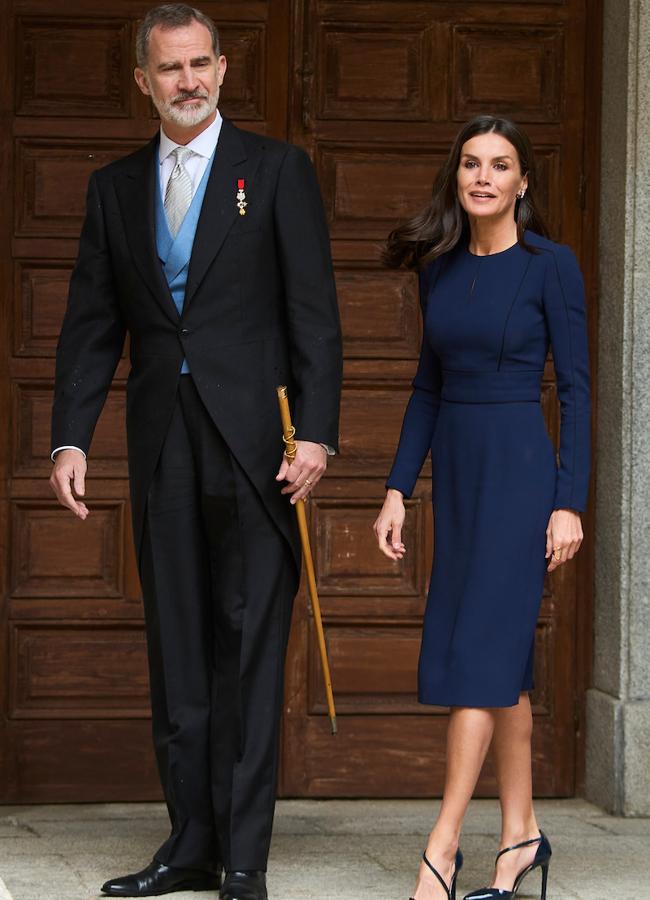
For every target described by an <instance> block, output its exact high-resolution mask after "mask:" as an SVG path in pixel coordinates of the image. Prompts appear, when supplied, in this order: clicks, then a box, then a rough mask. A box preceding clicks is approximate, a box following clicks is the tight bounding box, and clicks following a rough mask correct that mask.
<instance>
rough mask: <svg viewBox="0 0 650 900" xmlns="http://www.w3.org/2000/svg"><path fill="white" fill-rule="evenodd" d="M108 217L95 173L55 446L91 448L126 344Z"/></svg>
mask: <svg viewBox="0 0 650 900" xmlns="http://www.w3.org/2000/svg"><path fill="white" fill-rule="evenodd" d="M125 331H126V329H125V325H124V321H123V318H122V315H121V311H120V309H119V306H118V302H117V297H116V294H115V288H114V282H113V272H112V267H111V259H110V253H109V249H108V246H107V242H106V234H105V230H104V216H103V211H102V204H101V198H100V194H99V189H98V187H97V182H96V177H95V175H92V176H91V179H90V182H89V185H88V199H87V212H86V219H85V222H84V226H83V229H82V232H81V239H80V242H79V256H78V258H77V264H76V266H75V268H74V271H73V273H72V278H71V280H70V290H69V294H68V306H67V310H66V314H65V318H64V320H63V326H62V328H61V334H60V336H59V343H58V347H57V354H56V382H55V389H54V406H53V409H52V448H58V447H64V446H65V447H70V446H73V447H77V448H79V449H80V450H82V452H84V453H87V452H88V448H89V446H90V442H91V439H92V435H93V432H94V430H95V425H96V424H97V419H98V418H99V415H100V413H101V411H102V407H103V405H104V402H105V400H106V395H107V393H108V389H109V387H110V384H111V381H112V379H113V374H114V372H115V368H116V366H117V363H118V361H119V358H120V354H121V353H122V348H123V346H124V336H125Z"/></svg>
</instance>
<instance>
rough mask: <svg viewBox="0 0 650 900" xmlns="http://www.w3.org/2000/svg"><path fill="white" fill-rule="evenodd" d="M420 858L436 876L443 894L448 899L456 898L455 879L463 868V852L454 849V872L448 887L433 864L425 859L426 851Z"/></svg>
mask: <svg viewBox="0 0 650 900" xmlns="http://www.w3.org/2000/svg"><path fill="white" fill-rule="evenodd" d="M422 859H423V860H424V862H425V864H426V865H427V866H428V868H429V869H431V871H432V872H433V874H434V875H435V876H436V878H437V879H438V881H439V882H440V884H441V885H442V886H443V888H444V889H445V894H446V895H447V898H448V900H456V879H457V877H458V873H459V872H460V870H461V869H462V868H463V854H462V853H461V852H460V850H457V851H456V865H455V867H454V874H453V875H452V876H451V882H450V884H449V887H447V882H446V881H445V879H444V878H443V877H442V875H441V874H440V872H439V871H438V870H437V869H436V867H435V866H432V865H431V863H430V862H429V860H428V859H427V854H426V852H425V853H423V854H422ZM409 900H413V897H409Z"/></svg>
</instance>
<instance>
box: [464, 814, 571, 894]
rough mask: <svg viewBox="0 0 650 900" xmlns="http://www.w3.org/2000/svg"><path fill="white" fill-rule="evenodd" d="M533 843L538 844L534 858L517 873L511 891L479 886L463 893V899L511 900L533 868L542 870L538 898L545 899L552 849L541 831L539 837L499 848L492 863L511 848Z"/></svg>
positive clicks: (514, 848) (519, 847)
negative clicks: (502, 848) (476, 889)
mask: <svg viewBox="0 0 650 900" xmlns="http://www.w3.org/2000/svg"><path fill="white" fill-rule="evenodd" d="M533 844H539V846H538V848H537V853H536V854H535V859H534V860H533V861H532V863H531V864H530V865H529V866H526V868H525V869H522V870H521V872H520V873H519V874H518V875H517V877H516V878H515V883H514V884H513V886H512V890H511V891H504V890H502V889H501V888H487V887H486V888H480V889H479V890H478V891H472V893H471V894H465V897H464V898H463V900H492V898H493V897H499V898H501V900H512V898H513V897H516V896H517V891H518V890H519V888H520V886H521V882H522V881H523V880H524V878H525V877H526V875H528V874H529V873H530V872H532V871H533V869H541V870H542V888H541V893H540V898H541V900H546V885H547V883H548V867H549V863H550V861H551V854H552V852H553V851H552V850H551V845H550V843H549V839H548V838H547V837H546V835H545V834H544V832H543V831H540V833H539V837H537V838H531V840H529V841H522V842H521V843H520V844H515V845H514V846H512V847H506V848H505V849H504V850H500V851H499V852H498V853H497V856H496V859H495V861H494V863H495V865H496V863H497V862H498V861H499V859H500V858H501V857H502V856H503V854H504V853H510V851H511V850H520V849H521V848H522V847H530V846H532V845H533Z"/></svg>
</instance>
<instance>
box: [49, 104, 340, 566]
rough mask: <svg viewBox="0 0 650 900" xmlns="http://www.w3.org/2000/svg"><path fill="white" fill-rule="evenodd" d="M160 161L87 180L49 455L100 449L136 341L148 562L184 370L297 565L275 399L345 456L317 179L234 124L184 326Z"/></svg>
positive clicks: (287, 149) (220, 158)
mask: <svg viewBox="0 0 650 900" xmlns="http://www.w3.org/2000/svg"><path fill="white" fill-rule="evenodd" d="M157 149H158V137H156V138H155V139H154V140H152V141H151V142H150V143H149V144H148V145H147V146H146V147H144V148H143V149H141V150H139V151H137V152H136V153H134V154H132V155H131V156H128V157H126V158H124V159H122V160H119V161H117V162H115V163H112V164H111V165H109V166H106V167H105V168H103V169H100V170H99V171H97V172H95V173H94V174H93V176H92V177H91V180H90V184H89V188H88V208H87V216H86V220H85V224H84V227H83V231H82V234H81V240H80V245H79V258H78V262H77V265H76V267H75V269H74V272H73V275H72V279H71V284H70V294H69V301H68V308H67V312H66V315H65V320H64V323H63V327H62V331H61V336H60V340H59V346H58V352H57V367H56V387H55V399H54V408H53V416H52V447H53V448H56V447H59V446H66V445H68V446H69V445H72V446H76V447H80V448H81V449H83V450H84V451H88V450H89V447H90V443H91V439H92V435H93V431H94V428H95V425H96V422H97V419H98V417H99V414H100V412H101V409H102V406H103V404H104V401H105V398H106V394H107V391H108V389H109V386H110V383H111V380H112V377H113V374H114V371H115V368H116V365H117V362H118V360H119V357H120V354H121V352H122V348H123V344H124V338H125V334H126V333H127V332H128V333H129V335H130V359H131V372H130V374H129V378H128V385H127V433H128V452H129V470H130V482H131V496H132V505H133V520H134V534H135V540H136V547H137V548H138V551H140V547H141V539H142V530H143V523H144V517H145V510H146V498H147V491H148V488H149V485H150V484H151V480H152V477H153V473H154V471H155V468H156V464H157V460H158V458H159V455H160V451H161V447H162V445H163V441H164V439H165V435H166V433H167V430H168V428H169V425H170V421H171V418H172V414H173V410H174V403H175V398H176V394H177V388H178V382H179V373H180V369H181V362H182V360H183V357H186V358H187V360H188V362H189V366H190V370H191V372H192V376H193V378H194V381H195V383H196V386H197V388H198V391H199V394H200V397H201V400H202V401H203V403H204V405H205V407H206V408H207V410H208V412H209V414H210V416H211V418H212V420H213V421H214V423H215V424H216V426H217V428H218V430H219V431H220V433H221V435H222V436H223V438H224V439H225V441H226V443H227V444H228V446H229V448H230V450H231V452H232V453H233V455H234V456H235V458H236V459H237V461H238V462H239V464H240V465H241V466H242V468H243V469H244V471H245V472H246V474H247V475H248V477H249V478H250V480H251V481H252V483H253V484H254V485H255V487H256V489H257V491H258V492H259V494H260V496H261V498H262V500H263V502H264V504H265V506H266V508H267V510H268V511H269V513H270V515H271V516H272V518H273V520H274V521H275V522H276V524H277V526H278V527H279V529H280V530H281V531H282V533H283V534H284V535H285V536H286V537H287V539H288V540H289V542H290V543H291V546H292V548H293V551H294V554H295V557H296V559H297V560H298V559H299V554H300V550H299V543H298V538H297V533H296V528H295V523H294V516H293V515H292V513H293V511H292V510H291V507H290V505H289V504H288V502H287V500H286V497H284V496H282V495H281V494H280V490H279V486H278V483H277V482H276V481H275V480H274V476H275V474H276V472H277V468H278V466H279V464H280V461H281V457H282V447H283V444H282V436H281V426H280V420H279V414H278V407H277V399H276V392H275V388H276V385H278V384H287V385H288V387H289V393H290V398H291V401H292V406H293V415H294V424H295V425H296V433H297V437H298V438H299V439H303V440H309V441H317V442H323V443H326V444H329V445H332V446H334V447H336V446H337V443H338V413H339V395H340V381H341V343H340V325H339V318H338V310H337V305H336V294H335V287H334V278H333V273H332V266H331V259H330V252H329V236H328V231H327V225H326V221H325V215H324V212H323V206H322V201H321V197H320V192H319V188H318V184H317V181H316V178H315V174H314V171H313V168H312V165H311V163H310V161H309V158H308V157H307V155H306V154H305V153H304V152H303V151H302V150H300V149H299V148H297V147H294V146H292V145H289V144H285V143H282V142H279V141H275V140H272V139H269V138H266V137H262V136H260V135H255V134H251V133H249V132H246V131H241V130H239V129H238V128H236V127H235V126H234V125H233V124H232V123H230V122H229V121H227V120H224V122H223V126H222V130H221V134H220V137H219V143H218V146H217V149H216V152H215V159H214V163H213V166H212V170H211V173H210V176H209V180H208V184H207V189H206V194H205V199H204V201H203V206H202V210H201V215H200V219H199V223H198V227H197V231H196V237H195V241H194V246H193V252H192V257H191V262H190V267H189V274H188V282H187V290H186V296H185V305H184V308H183V313H182V315H180V316H179V314H178V312H177V310H176V306H175V305H174V302H173V299H172V296H171V293H170V291H169V288H168V285H167V282H166V280H165V277H164V274H163V271H162V268H161V265H160V262H159V260H158V257H157V253H156V245H155V235H154V197H155V195H154V191H156V190H158V189H159V187H158V157H157ZM239 179H243V180H244V190H245V193H246V201H247V203H248V206H247V207H246V215H244V216H242V215H240V214H239V210H238V208H237V197H236V195H237V190H238V181H239Z"/></svg>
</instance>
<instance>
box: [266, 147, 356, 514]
mask: <svg viewBox="0 0 650 900" xmlns="http://www.w3.org/2000/svg"><path fill="white" fill-rule="evenodd" d="M274 212H275V224H276V234H277V236H278V252H279V254H280V258H281V263H282V273H283V277H284V285H285V302H286V308H287V322H288V327H289V346H290V358H291V369H292V374H293V380H294V384H295V386H296V395H295V397H293V398H292V400H293V407H294V422H295V426H296V437H297V439H298V440H297V444H298V452H297V454H296V459H295V460H294V462H293V463H292V465H291V466H290V465H289V464H288V461H287V460H286V459H285V460H284V461H283V463H282V465H281V467H280V471H279V472H278V475H277V479H278V481H281V480H284V479H286V481H287V482H288V485H287V486H286V487H284V488H283V491H282V492H283V493H285V494H291V495H292V497H291V502H292V503H295V502H296V501H297V500H300V499H302V498H303V497H305V496H306V495H307V494H308V493H309V492H310V490H311V489H312V488H313V487H314V485H315V484H316V483H317V482H318V481H319V480H320V478H321V476H322V475H323V473H324V471H325V469H326V466H327V456H328V455H329V454H331V453H334V452H335V449H336V447H337V446H338V420H339V406H340V393H341V374H342V347H341V327H340V321H339V312H338V305H337V302H336V287H335V283H334V273H333V269H332V259H331V254H330V240H329V233H328V229H327V222H326V219H325V211H324V209H323V202H322V199H321V194H320V189H319V187H318V182H317V180H316V175H315V172H314V169H313V167H312V164H311V162H310V160H309V157H308V156H307V154H306V153H305V152H304V151H302V150H300V149H298V148H297V147H290V148H289V150H288V152H287V154H286V156H285V158H284V160H283V163H282V167H281V170H280V175H279V179H278V186H277V190H276V195H275V210H274Z"/></svg>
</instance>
